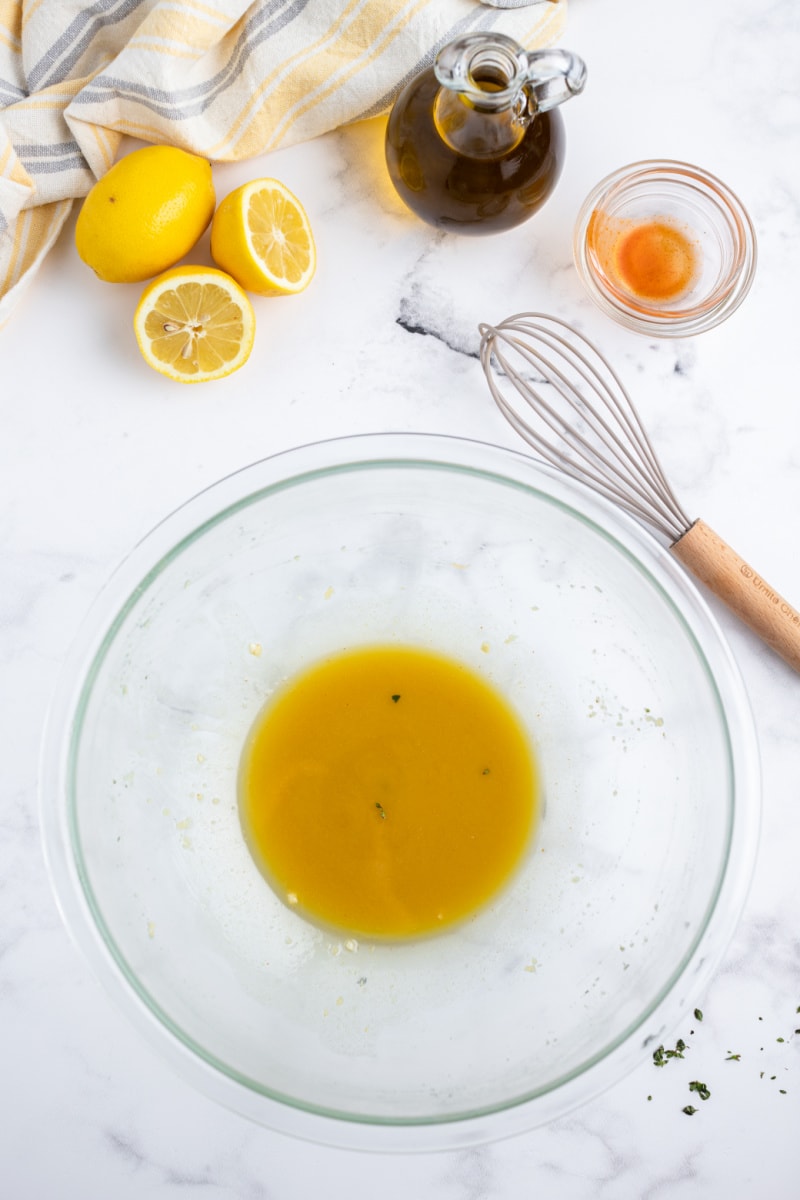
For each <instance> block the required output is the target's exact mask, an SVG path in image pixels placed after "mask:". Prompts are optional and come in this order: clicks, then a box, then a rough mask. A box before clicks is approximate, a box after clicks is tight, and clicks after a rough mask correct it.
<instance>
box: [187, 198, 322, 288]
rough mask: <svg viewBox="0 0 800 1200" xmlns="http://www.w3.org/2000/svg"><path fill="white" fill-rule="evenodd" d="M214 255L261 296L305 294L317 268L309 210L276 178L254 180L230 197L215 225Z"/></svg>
mask: <svg viewBox="0 0 800 1200" xmlns="http://www.w3.org/2000/svg"><path fill="white" fill-rule="evenodd" d="M211 255H212V257H213V259H214V262H215V263H217V265H218V266H220V267H222V269H223V271H227V272H228V274H229V275H232V276H233V278H234V279H235V280H236V281H237V283H240V284H241V285H242V287H243V288H247V290H248V291H249V292H257V293H258V294H259V295H262V296H275V295H286V294H287V293H293V292H302V290H303V288H305V287H308V284H309V283H310V282H311V277H312V276H313V274H314V271H315V270H316V266H317V251H316V247H315V245H314V236H313V234H312V232H311V225H310V223H309V220H308V217H307V215H306V212H305V209H304V208H303V206H302V204H301V203H300V201H299V200H298V199H297V197H296V196H294V195H293V194H292V193H291V192H290V191H289V189H288V188H287V187H285V186H284V184H282V183H280V182H279V181H278V180H277V179H254V180H252V181H251V182H250V183H245V184H243V185H242V187H239V188H236V190H235V191H233V192H231V193H230V194H229V195H228V196H226V197H225V199H224V200H223V201H222V203H221V204H220V205H219V207H218V209H217V211H216V212H215V213H214V219H213V221H212V223H211Z"/></svg>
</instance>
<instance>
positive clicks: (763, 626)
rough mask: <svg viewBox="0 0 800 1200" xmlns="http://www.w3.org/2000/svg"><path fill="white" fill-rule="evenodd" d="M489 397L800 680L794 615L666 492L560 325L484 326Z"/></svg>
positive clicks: (607, 374) (579, 345) (619, 403)
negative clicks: (647, 531) (664, 544)
mask: <svg viewBox="0 0 800 1200" xmlns="http://www.w3.org/2000/svg"><path fill="white" fill-rule="evenodd" d="M479 332H480V335H481V346H480V359H481V365H482V367H483V370H484V373H485V375H486V379H487V381H488V384H489V390H490V391H491V394H492V396H493V398H494V400H495V403H496V404H497V406H498V408H499V409H500V411H501V412H502V414H503V416H504V417H505V418H506V420H507V421H508V422H509V424H510V425H511V426H512V428H513V429H515V430H516V432H517V433H518V434H519V435H520V437H522V438H524V440H525V441H526V442H527V443H528V445H529V446H530V447H531V448H532V449H533V450H534V451H535V452H536V454H537V456H538V457H539V458H541V459H542V460H543V461H545V462H547V463H549V464H550V465H551V466H555V467H558V468H559V469H560V470H562V471H563V472H565V473H566V474H567V475H570V476H571V477H572V478H573V479H577V480H579V481H580V482H581V483H583V484H586V485H588V486H589V487H590V488H592V489H593V490H594V491H595V492H598V493H599V494H600V495H601V496H604V497H605V498H606V499H607V500H610V501H612V502H613V503H615V504H617V505H618V506H619V507H621V508H624V509H625V510H627V511H628V512H629V513H631V514H632V515H633V516H635V517H637V518H638V519H639V520H640V521H643V522H645V523H646V524H648V525H649V526H651V527H652V528H653V529H655V530H656V531H657V532H658V533H660V534H661V535H662V536H663V537H664V538H666V539H667V541H668V543H669V547H670V550H671V551H672V553H673V554H674V555H675V556H676V558H678V559H679V560H680V561H681V562H682V563H683V565H684V566H685V567H687V568H688V569H689V570H690V571H691V572H692V573H693V574H694V575H695V576H696V577H697V578H698V579H700V580H701V581H702V582H703V583H704V584H705V585H706V586H707V587H708V588H709V589H710V590H711V591H712V592H714V594H715V595H716V596H718V597H719V599H721V600H722V601H723V602H724V603H725V604H727V605H728V607H729V608H730V609H731V610H732V611H733V612H735V613H736V614H737V616H739V617H740V618H741V619H742V620H743V621H744V622H745V623H746V624H747V625H748V626H749V627H750V628H751V629H752V630H753V631H754V632H755V633H757V634H758V635H759V637H761V638H762V639H763V641H765V642H766V643H767V644H768V645H769V646H771V647H772V648H773V649H774V650H775V651H776V652H777V653H778V654H780V655H781V657H782V658H784V659H785V661H786V662H788V663H789V664H790V666H792V667H794V669H795V670H796V671H800V613H798V612H797V611H796V610H795V609H794V608H792V606H791V605H790V604H788V602H787V601H785V600H784V599H783V598H782V597H781V596H779V595H778V593H777V592H775V591H774V590H773V589H772V588H771V587H769V586H768V585H767V584H766V583H765V582H764V580H763V579H762V578H761V577H760V576H759V575H757V574H756V573H755V571H753V569H752V568H751V567H750V566H749V565H748V564H747V563H746V562H744V560H743V559H741V558H739V556H738V555H737V554H736V553H735V551H733V550H732V549H731V547H730V546H729V545H728V544H727V543H726V542H725V541H723V539H722V538H720V537H719V536H718V535H717V534H716V533H714V531H713V530H712V529H711V528H710V527H709V526H708V525H706V524H705V522H704V521H701V520H695V521H693V520H691V519H690V518H689V517H688V516H687V515H686V513H685V511H684V509H683V508H682V506H681V504H680V503H679V502H678V499H677V498H676V496H675V493H674V492H673V490H672V488H671V486H670V484H669V481H668V480H667V477H666V475H665V474H664V471H663V469H662V467H661V464H660V463H659V461H658V457H657V455H656V452H655V450H654V448H653V445H652V442H651V441H650V438H649V437H648V434H647V431H646V429H645V427H644V425H643V424H642V421H641V419H640V417H639V414H638V412H637V411H636V407H635V405H634V403H633V401H632V400H631V397H630V395H629V394H628V392H627V391H626V389H625V387H624V385H623V384H622V382H621V380H620V379H619V376H618V375H617V373H616V372H615V371H614V369H613V368H612V366H611V365H610V363H609V362H608V361H607V360H606V359H605V358H604V356H603V355H602V354H601V353H600V351H599V350H598V349H597V347H596V346H595V345H594V344H593V343H592V342H590V341H589V340H588V339H587V338H585V337H584V336H583V334H581V333H579V332H578V331H577V330H576V329H574V328H573V327H572V326H571V325H569V324H568V323H567V322H566V321H562V320H560V319H559V318H557V317H551V316H548V315H547V314H545V313H519V314H517V315H516V316H513V317H509V318H507V319H506V320H505V321H501V322H500V323H499V324H498V325H488V324H482V325H480V326H479Z"/></svg>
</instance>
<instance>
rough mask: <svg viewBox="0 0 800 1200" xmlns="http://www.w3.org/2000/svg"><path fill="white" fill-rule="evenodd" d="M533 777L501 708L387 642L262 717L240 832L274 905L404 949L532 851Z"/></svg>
mask: <svg viewBox="0 0 800 1200" xmlns="http://www.w3.org/2000/svg"><path fill="white" fill-rule="evenodd" d="M538 802H539V797H538V780H537V773H536V768H535V764H534V760H533V757H532V752H531V749H530V746H529V744H528V739H527V737H526V736H525V733H524V731H523V729H522V727H521V725H520V722H519V719H518V718H517V717H516V716H515V714H514V712H513V711H512V709H511V708H510V707H509V705H508V704H507V703H506V701H505V700H504V699H503V698H502V697H501V696H500V695H499V694H498V693H497V692H496V691H495V690H494V689H493V688H492V687H490V686H489V685H488V684H487V683H486V682H485V681H484V680H483V679H481V678H480V677H479V676H478V675H476V674H474V673H473V672H472V671H471V670H469V669H468V668H466V667H464V666H462V665H461V664H459V663H457V662H455V661H453V660H450V659H447V658H443V657H441V656H440V655H438V654H432V653H429V652H428V651H423V650H418V649H412V648H406V647H396V646H377V647H370V648H368V649H358V650H353V651H349V652H345V653H342V654H339V655H337V656H336V657H333V658H329V659H326V660H325V661H323V662H321V663H319V664H317V665H316V666H313V667H311V668H310V669H308V670H307V671H306V672H305V673H304V674H302V675H300V676H298V677H297V678H295V679H294V680H292V681H291V682H290V683H289V684H288V685H287V686H286V687H285V689H284V690H282V691H281V692H280V693H279V694H278V695H277V696H276V697H275V698H274V699H273V700H271V701H270V702H269V704H267V706H266V707H265V708H264V709H263V710H262V712H261V714H260V715H259V717H258V719H257V721H256V723H255V725H254V727H253V730H252V732H251V734H250V737H249V739H248V743H247V745H246V747H245V751H244V754H243V757H242V764H241V771H240V810H241V818H242V826H243V829H244V833H245V837H246V839H247V842H248V845H249V847H250V850H251V852H252V854H253V856H254V858H255V860H256V862H257V864H258V866H259V867H260V869H261V870H262V872H263V874H264V875H265V877H266V879H267V880H268V882H269V883H270V884H271V886H272V887H273V888H274V890H275V891H276V892H277V894H278V895H279V896H280V897H281V898H282V899H283V900H284V901H285V902H286V903H287V904H289V905H290V906H291V907H293V908H295V909H296V910H297V911H298V912H300V913H302V914H303V915H304V916H306V917H308V918H309V919H310V920H312V921H315V922H317V923H320V924H322V925H325V926H333V927H334V928H336V929H338V930H341V931H346V932H348V933H351V934H354V935H361V936H365V937H373V938H404V937H410V936H415V935H420V934H426V933H430V932H433V931H434V930H438V929H442V928H444V927H446V926H448V925H452V924H453V923H454V922H457V921H459V920H461V919H463V918H464V917H467V916H469V915H470V914H472V913H474V912H475V911H476V910H477V909H479V908H480V907H481V906H482V905H483V904H485V903H486V902H487V901H488V900H490V899H491V898H492V897H493V896H495V895H496V894H497V893H498V891H499V890H500V889H501V888H502V887H503V885H504V884H505V883H506V882H507V881H508V880H509V878H510V877H511V875H512V874H513V873H514V870H515V868H516V867H517V866H518V865H519V863H520V861H521V859H522V857H523V855H524V853H525V851H526V849H527V848H528V845H529V843H530V840H531V835H532V832H533V828H534V825H535V821H536V816H537V811H538Z"/></svg>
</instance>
